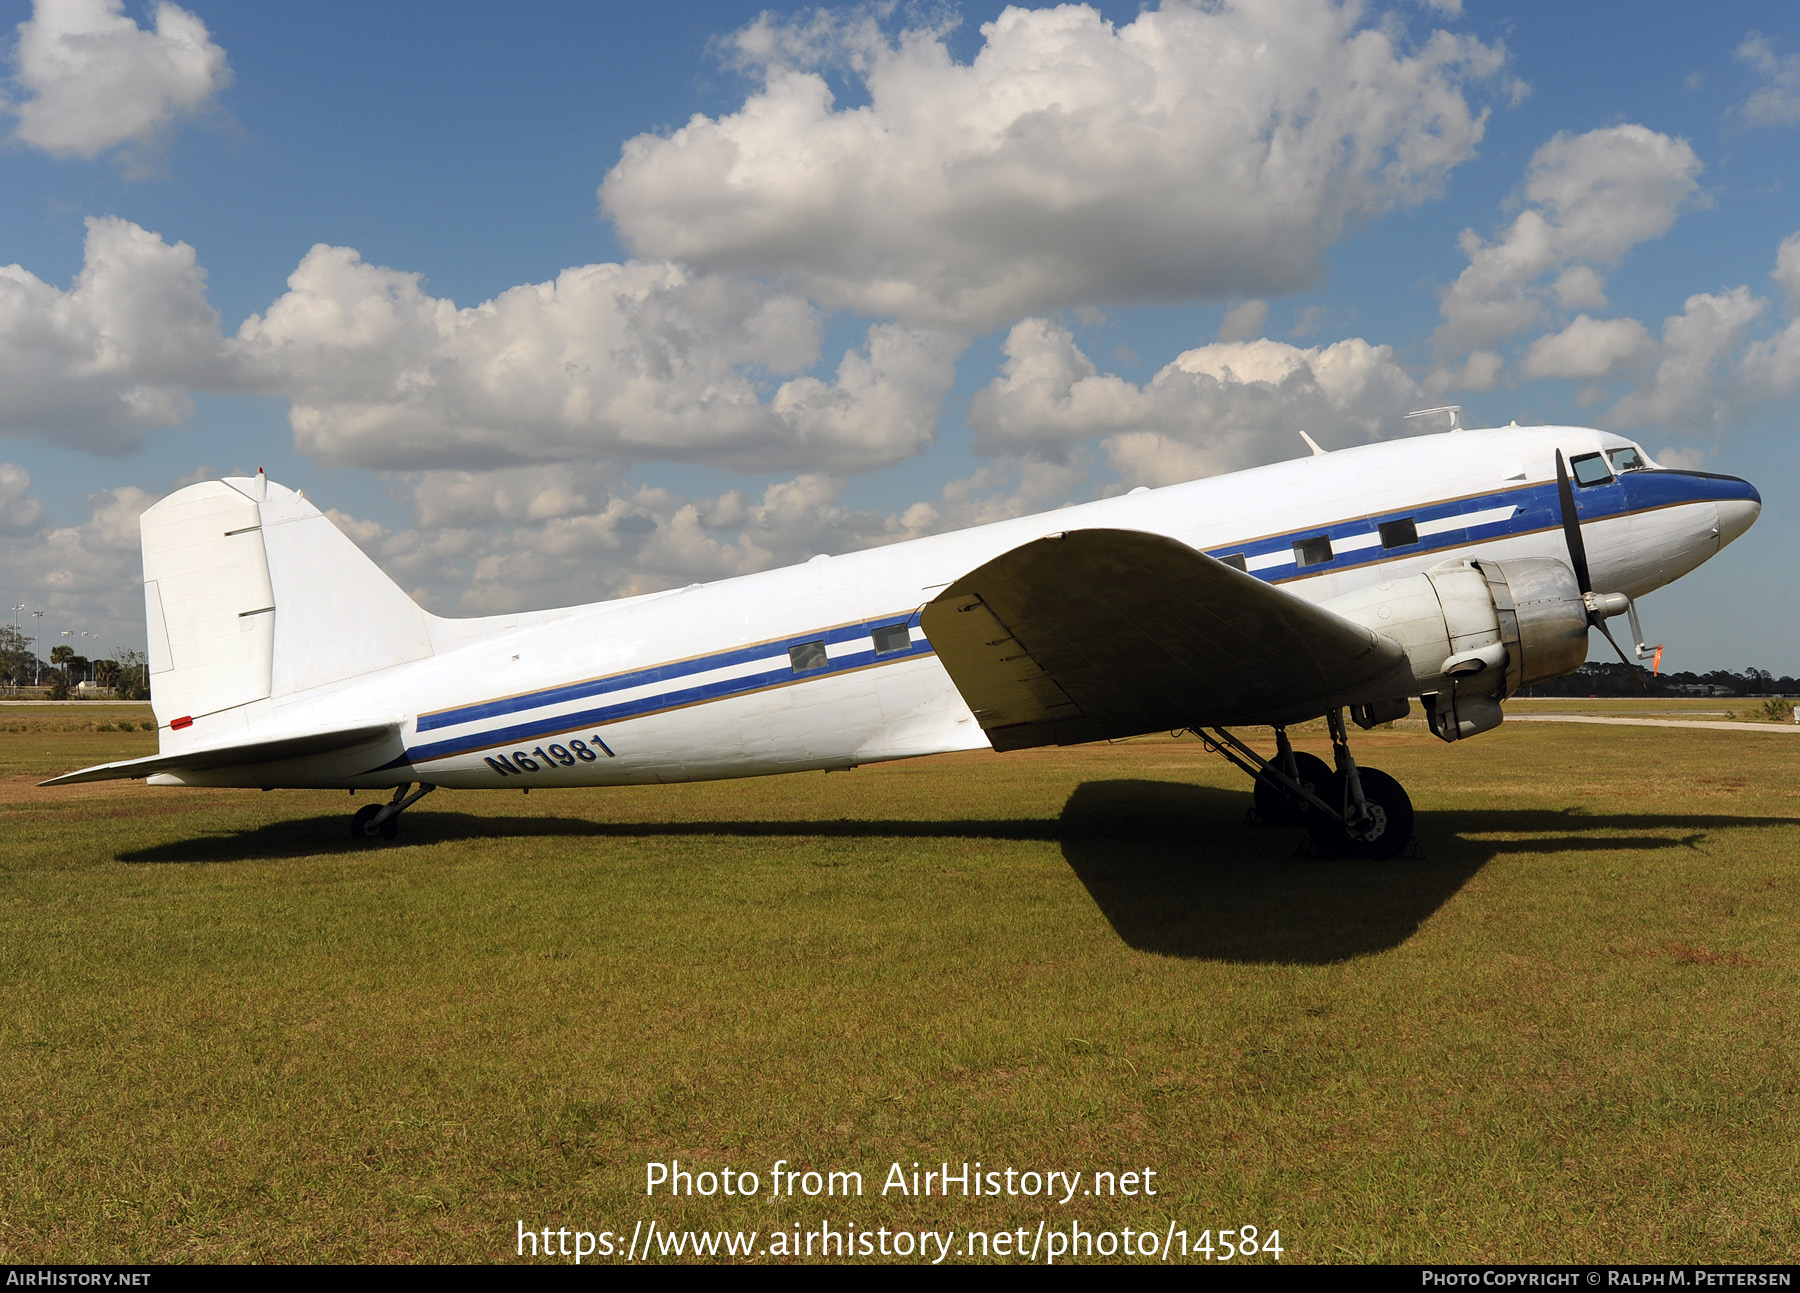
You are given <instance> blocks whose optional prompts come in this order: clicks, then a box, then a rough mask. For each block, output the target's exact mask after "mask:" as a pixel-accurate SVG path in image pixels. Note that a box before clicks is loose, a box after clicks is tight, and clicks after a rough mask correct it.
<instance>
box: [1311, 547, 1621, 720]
mask: <svg viewBox="0 0 1800 1293" xmlns="http://www.w3.org/2000/svg"><path fill="white" fill-rule="evenodd" d="M1325 606H1326V608H1327V609H1329V610H1332V611H1335V612H1336V613H1337V614H1339V615H1342V616H1343V617H1344V618H1346V619H1349V620H1354V621H1355V622H1356V623H1358V624H1362V625H1366V626H1367V627H1369V628H1371V629H1374V630H1375V631H1376V632H1377V633H1381V634H1383V635H1385V636H1387V637H1389V638H1392V639H1393V640H1394V641H1395V642H1397V643H1399V645H1400V647H1401V649H1403V650H1404V651H1405V652H1406V658H1407V662H1408V664H1409V665H1410V667H1411V670H1412V685H1411V687H1410V688H1409V690H1408V694H1409V695H1413V696H1418V697H1420V698H1421V700H1422V701H1424V703H1425V709H1426V715H1427V717H1428V718H1429V719H1430V721H1431V729H1432V731H1433V732H1435V733H1436V734H1437V735H1438V736H1440V737H1442V738H1443V739H1444V740H1446V741H1455V740H1459V739H1461V738H1462V737H1465V736H1474V735H1475V734H1477V733H1478V732H1485V731H1488V730H1489V729H1490V728H1494V727H1498V726H1499V725H1500V719H1501V713H1500V702H1501V701H1502V700H1505V699H1506V698H1507V697H1508V696H1511V695H1512V694H1513V693H1514V692H1516V691H1518V689H1519V688H1521V687H1523V686H1525V685H1526V684H1528V683H1533V682H1540V681H1542V680H1544V679H1546V678H1557V677H1561V676H1562V675H1563V674H1565V673H1572V672H1574V671H1575V670H1576V669H1579V668H1580V667H1581V664H1582V662H1583V661H1584V660H1586V659H1587V642H1588V610H1587V604H1586V603H1585V602H1584V601H1583V600H1582V596H1581V589H1580V586H1579V585H1578V584H1577V583H1576V581H1575V572H1574V571H1572V570H1570V569H1569V567H1568V566H1567V565H1565V564H1563V563H1562V562H1560V561H1556V560H1552V559H1546V558H1527V559H1523V560H1516V561H1457V562H1446V563H1445V564H1444V565H1441V566H1436V567H1434V568H1432V569H1431V570H1428V571H1426V572H1425V573H1424V574H1422V575H1412V576H1409V577H1408V578H1405V579H1394V580H1389V581H1386V582H1384V583H1379V584H1372V585H1370V586H1368V587H1367V588H1360V589H1358V590H1356V591H1355V592H1353V593H1346V594H1344V595H1343V596H1342V597H1336V598H1333V599H1332V600H1331V601H1328V602H1326V603H1325Z"/></svg>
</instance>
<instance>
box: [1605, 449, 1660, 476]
mask: <svg viewBox="0 0 1800 1293" xmlns="http://www.w3.org/2000/svg"><path fill="white" fill-rule="evenodd" d="M1606 456H1607V457H1608V458H1611V459H1612V465H1613V470H1614V471H1619V472H1625V471H1647V470H1649V468H1650V464H1649V463H1647V462H1645V461H1644V455H1643V454H1641V453H1639V452H1638V451H1637V450H1636V449H1608V450H1607V451H1606Z"/></svg>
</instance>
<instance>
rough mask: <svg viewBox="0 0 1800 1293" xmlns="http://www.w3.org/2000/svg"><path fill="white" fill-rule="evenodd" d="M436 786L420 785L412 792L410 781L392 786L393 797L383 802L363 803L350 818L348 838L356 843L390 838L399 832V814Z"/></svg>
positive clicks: (367, 842)
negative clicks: (409, 792)
mask: <svg viewBox="0 0 1800 1293" xmlns="http://www.w3.org/2000/svg"><path fill="white" fill-rule="evenodd" d="M436 789H437V787H436V786H420V787H419V788H418V789H417V790H414V791H413V793H412V794H410V795H409V794H407V793H406V792H407V791H409V790H412V783H411V782H410V781H406V782H402V783H401V784H400V785H398V786H395V787H394V797H393V798H392V799H390V800H388V801H387V803H385V804H365V805H363V806H362V807H361V808H358V809H357V810H356V813H355V815H354V816H353V817H351V818H350V838H351V839H353V840H355V841H356V842H357V843H358V844H369V843H373V842H374V841H376V840H391V839H393V838H394V837H395V836H396V835H398V834H399V833H400V814H401V813H402V812H404V811H405V810H407V809H408V808H411V807H412V806H413V805H414V804H416V803H418V802H419V801H420V800H421V799H423V798H425V796H426V795H429V794H430V793H431V792H432V791H434V790H436Z"/></svg>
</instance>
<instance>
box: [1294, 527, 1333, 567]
mask: <svg viewBox="0 0 1800 1293" xmlns="http://www.w3.org/2000/svg"><path fill="white" fill-rule="evenodd" d="M1330 560H1331V539H1330V538H1329V537H1328V536H1326V535H1323V534H1321V535H1320V536H1319V537H1318V538H1316V539H1302V540H1300V542H1298V543H1296V544H1295V545H1294V564H1295V565H1296V566H1319V565H1323V564H1324V563H1325V562H1327V561H1330Z"/></svg>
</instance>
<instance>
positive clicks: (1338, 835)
mask: <svg viewBox="0 0 1800 1293" xmlns="http://www.w3.org/2000/svg"><path fill="white" fill-rule="evenodd" d="M1330 776H1331V781H1330V784H1329V785H1328V786H1327V787H1325V788H1324V790H1322V791H1321V792H1320V793H1319V798H1321V799H1323V800H1325V802H1327V803H1338V802H1342V801H1344V800H1346V799H1347V798H1348V796H1347V793H1346V790H1345V787H1344V782H1343V779H1342V778H1341V777H1339V776H1338V774H1337V773H1335V772H1333V773H1331V774H1330ZM1357 779H1358V780H1359V781H1360V782H1361V783H1362V792H1363V801H1364V802H1365V803H1367V804H1368V806H1369V816H1368V819H1367V820H1366V821H1364V822H1362V823H1360V824H1359V825H1358V826H1357V827H1356V828H1355V829H1351V828H1348V827H1346V826H1345V825H1344V824H1343V823H1342V822H1339V821H1334V820H1332V819H1331V818H1329V817H1326V816H1325V815H1324V814H1323V813H1312V814H1309V815H1308V816H1307V818H1306V829H1307V831H1308V832H1309V833H1310V834H1311V835H1312V841H1313V843H1314V844H1315V845H1316V846H1318V848H1319V849H1321V850H1322V851H1323V852H1326V853H1329V854H1331V855H1332V856H1333V857H1341V858H1360V859H1364V860H1367V861H1372V862H1379V861H1383V860H1385V859H1387V858H1391V857H1394V856H1395V855H1396V854H1398V853H1399V852H1400V850H1401V849H1403V848H1405V847H1406V846H1407V845H1408V844H1410V843H1412V837H1413V806H1412V800H1411V799H1409V798H1408V797H1407V794H1406V790H1405V789H1404V788H1403V787H1402V786H1401V785H1400V783H1399V782H1398V781H1395V780H1394V779H1393V778H1392V777H1390V776H1388V774H1387V773H1385V772H1383V771H1381V770H1380V769H1379V768H1358V769H1357ZM1326 791H1328V792H1329V793H1326ZM1349 809H1350V805H1349V804H1348V803H1345V812H1346V814H1347V813H1348V812H1349Z"/></svg>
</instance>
